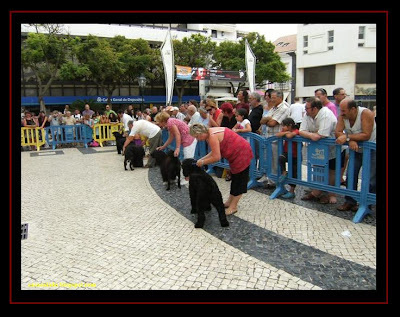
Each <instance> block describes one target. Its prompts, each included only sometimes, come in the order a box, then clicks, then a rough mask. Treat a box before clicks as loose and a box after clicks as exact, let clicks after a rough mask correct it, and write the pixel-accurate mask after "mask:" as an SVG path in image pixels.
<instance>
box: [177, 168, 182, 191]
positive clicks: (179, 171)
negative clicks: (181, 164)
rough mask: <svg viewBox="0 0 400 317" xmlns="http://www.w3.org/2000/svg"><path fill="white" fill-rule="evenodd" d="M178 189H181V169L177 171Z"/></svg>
mask: <svg viewBox="0 0 400 317" xmlns="http://www.w3.org/2000/svg"><path fill="white" fill-rule="evenodd" d="M177 174H178V188H181V169H178V171H177Z"/></svg>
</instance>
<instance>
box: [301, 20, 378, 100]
mask: <svg viewBox="0 0 400 317" xmlns="http://www.w3.org/2000/svg"><path fill="white" fill-rule="evenodd" d="M296 55H297V58H296V64H297V65H296V68H297V71H296V95H297V96H299V97H302V98H303V99H304V98H306V97H309V96H314V91H315V90H316V89H318V88H324V89H325V90H326V91H327V92H328V97H329V98H330V99H333V94H332V92H333V90H334V89H335V88H338V87H342V88H344V89H345V90H346V93H347V94H348V95H349V96H350V97H351V98H353V99H355V100H358V101H360V102H362V104H363V106H367V107H369V108H372V107H373V106H374V105H375V104H376V25H375V24H299V25H298V32H297V52H296Z"/></svg>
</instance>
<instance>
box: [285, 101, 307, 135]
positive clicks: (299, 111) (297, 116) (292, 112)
mask: <svg viewBox="0 0 400 317" xmlns="http://www.w3.org/2000/svg"><path fill="white" fill-rule="evenodd" d="M299 101H300V98H299V97H295V98H294V103H293V104H291V105H290V107H289V117H291V118H292V119H293V121H294V122H295V123H296V126H297V129H300V124H301V121H303V117H304V114H305V113H306V109H305V108H304V107H305V105H304V104H302V103H300V102H299Z"/></svg>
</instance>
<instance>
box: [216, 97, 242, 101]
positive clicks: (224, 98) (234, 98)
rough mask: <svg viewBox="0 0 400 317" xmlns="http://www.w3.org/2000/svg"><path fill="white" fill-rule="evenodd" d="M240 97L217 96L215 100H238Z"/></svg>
mask: <svg viewBox="0 0 400 317" xmlns="http://www.w3.org/2000/svg"><path fill="white" fill-rule="evenodd" d="M237 100H238V99H237V98H236V97H221V98H216V99H215V101H237Z"/></svg>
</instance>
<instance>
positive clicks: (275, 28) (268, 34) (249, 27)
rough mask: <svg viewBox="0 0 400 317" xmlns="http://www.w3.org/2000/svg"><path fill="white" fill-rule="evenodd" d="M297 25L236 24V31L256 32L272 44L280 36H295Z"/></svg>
mask: <svg viewBox="0 0 400 317" xmlns="http://www.w3.org/2000/svg"><path fill="white" fill-rule="evenodd" d="M297 25H298V24H237V23H236V29H237V30H241V31H249V32H258V33H259V34H262V35H264V36H265V40H267V41H271V42H274V41H275V40H276V39H278V38H280V37H281V36H286V35H292V34H297Z"/></svg>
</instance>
